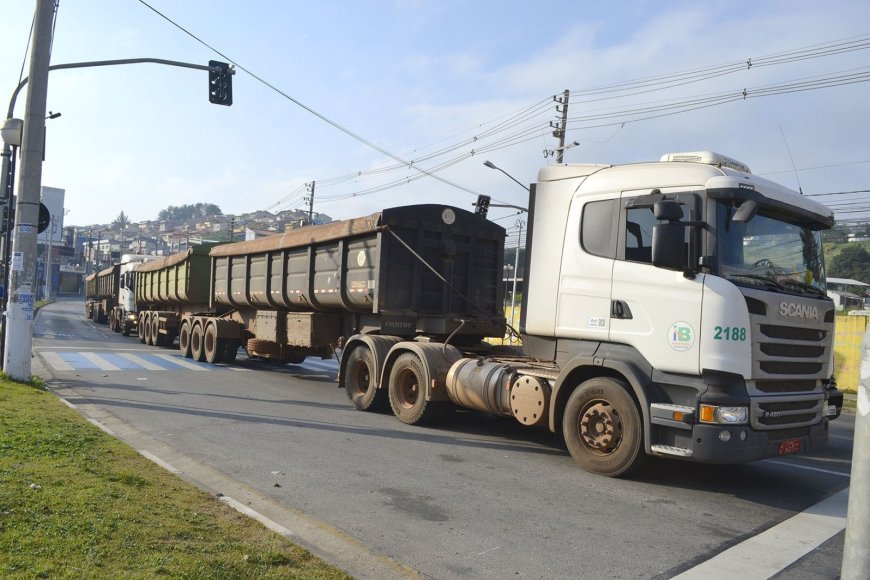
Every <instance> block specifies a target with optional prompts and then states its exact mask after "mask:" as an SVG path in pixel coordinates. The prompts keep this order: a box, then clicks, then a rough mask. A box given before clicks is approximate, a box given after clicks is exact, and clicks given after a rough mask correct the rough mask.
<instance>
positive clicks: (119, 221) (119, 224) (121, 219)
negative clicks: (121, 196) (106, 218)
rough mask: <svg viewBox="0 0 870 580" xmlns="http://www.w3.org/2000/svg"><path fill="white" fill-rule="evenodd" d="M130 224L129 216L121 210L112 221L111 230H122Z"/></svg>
mask: <svg viewBox="0 0 870 580" xmlns="http://www.w3.org/2000/svg"><path fill="white" fill-rule="evenodd" d="M129 225H130V218H129V217H127V214H125V213H124V212H123V211H122V212H121V213H119V214H118V217H116V218H115V219H114V221H112V229H113V230H123V229H124V228H126V227H127V226H129Z"/></svg>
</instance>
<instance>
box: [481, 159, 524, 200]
mask: <svg viewBox="0 0 870 580" xmlns="http://www.w3.org/2000/svg"><path fill="white" fill-rule="evenodd" d="M483 164H484V165H486V166H487V167H489V168H490V169H498V170H499V171H501V172H502V173H504V174H505V175H507V176H508V177H510V178H511V179H513V180H514V181H516V182H517V185H519V186H520V187H522V188H523V189H525V190H526V191H529V186H528V185H523V183H522V182H521V181H520V180H518V179H517V178H516V177H514V176H513V175H511V174H510V173H508V172H507V171H505V170H504V169H502V168H501V167H499V166H498V165H496V164H495V163H493V162H492V161H484V162H483ZM492 206H493V207H499V206H495V205H494V204H492ZM506 207H517V206H515V205H509V206H506ZM518 209H522V210H523V211H527V210H526V209H525V208H518Z"/></svg>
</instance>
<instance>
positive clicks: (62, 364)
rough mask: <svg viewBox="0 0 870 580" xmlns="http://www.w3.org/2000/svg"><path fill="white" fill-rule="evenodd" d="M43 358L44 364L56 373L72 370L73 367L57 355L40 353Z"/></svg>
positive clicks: (54, 353)
mask: <svg viewBox="0 0 870 580" xmlns="http://www.w3.org/2000/svg"><path fill="white" fill-rule="evenodd" d="M42 356H43V358H45V360H46V362H48V364H50V365H51V366H52V368H54V370H56V371H71V370H74V367H73V366H72V365H71V364H69V363H68V362H66V361H65V360H63V359H62V358H61V357H60V355H59V354H57V353H56V352H44V353H42Z"/></svg>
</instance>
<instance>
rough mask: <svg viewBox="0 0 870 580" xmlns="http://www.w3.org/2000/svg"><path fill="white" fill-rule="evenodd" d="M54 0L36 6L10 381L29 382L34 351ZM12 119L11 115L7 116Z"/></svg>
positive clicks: (13, 271)
mask: <svg viewBox="0 0 870 580" xmlns="http://www.w3.org/2000/svg"><path fill="white" fill-rule="evenodd" d="M54 6H55V3H54V1H53V0H37V2H36V15H35V22H34V30H33V49H32V50H31V53H30V79H31V81H32V82H31V84H30V88H29V89H28V91H27V106H26V111H25V114H24V131H23V136H22V142H21V188H20V190H19V191H20V193H19V195H18V202H17V205H16V209H15V230H14V233H13V237H12V261H11V263H10V264H9V288H8V294H9V302H8V308H7V311H6V321H5V323H4V326H6V327H7V331H6V345H5V346H6V348H5V350H4V352H3V370H4V372H5V373H6V375H8V376H9V377H11V378H13V379H15V380H19V381H25V382H26V381H29V380H30V378H31V376H30V369H31V366H30V358H31V355H32V347H33V310H34V308H33V307H34V292H35V290H36V287H35V286H36V228H37V221H38V219H39V193H40V189H41V187H42V151H43V146H44V144H45V108H46V99H47V95H48V68H49V60H50V57H51V28H52V22H53V20H54V18H53V15H54ZM9 117H10V118H11V115H10V116H9Z"/></svg>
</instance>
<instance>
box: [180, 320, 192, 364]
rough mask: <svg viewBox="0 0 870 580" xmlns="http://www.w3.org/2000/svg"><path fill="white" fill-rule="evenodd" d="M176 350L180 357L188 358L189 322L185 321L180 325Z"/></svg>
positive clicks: (189, 355)
mask: <svg viewBox="0 0 870 580" xmlns="http://www.w3.org/2000/svg"><path fill="white" fill-rule="evenodd" d="M178 350H180V351H181V354H182V356H184V357H185V358H190V357H191V356H192V355H191V354H190V322H188V321H187V320H185V321H183V322H182V323H181V328H179V329H178Z"/></svg>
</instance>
